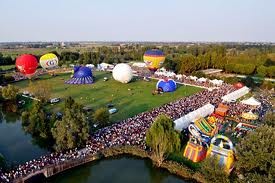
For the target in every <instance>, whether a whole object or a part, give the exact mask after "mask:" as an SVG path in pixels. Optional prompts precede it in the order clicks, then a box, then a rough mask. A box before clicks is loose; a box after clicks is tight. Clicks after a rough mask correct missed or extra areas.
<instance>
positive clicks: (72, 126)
mask: <svg viewBox="0 0 275 183" xmlns="http://www.w3.org/2000/svg"><path fill="white" fill-rule="evenodd" d="M88 115H89V114H87V113H86V112H85V111H84V110H83V106H82V105H80V104H78V103H76V102H75V101H74V100H73V99H72V98H71V97H68V98H67V99H66V100H65V106H64V111H63V116H62V117H61V119H60V118H58V116H57V115H56V114H52V113H50V112H47V111H46V110H45V107H44V105H43V103H41V102H38V101H36V102H35V103H34V105H33V107H32V108H31V110H29V111H24V112H23V113H22V125H23V127H24V129H25V131H26V132H28V133H30V134H31V135H33V137H35V138H40V139H43V140H44V141H47V142H48V144H49V145H50V146H49V147H54V149H55V150H57V151H63V150H67V149H72V148H76V147H82V146H83V145H85V143H86V141H87V140H88V137H89V132H90V129H91V128H92V126H93V125H94V124H98V125H99V127H104V126H105V125H108V122H109V113H108V111H107V109H105V108H101V109H98V110H96V111H95V112H94V113H92V114H90V115H91V117H92V119H90V118H89V117H88Z"/></svg>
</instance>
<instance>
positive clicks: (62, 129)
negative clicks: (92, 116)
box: [52, 102, 89, 151]
mask: <svg viewBox="0 0 275 183" xmlns="http://www.w3.org/2000/svg"><path fill="white" fill-rule="evenodd" d="M52 135H53V138H54V139H55V143H56V144H55V149H56V150H57V151H62V150H67V149H71V148H75V147H81V146H83V145H84V144H85V142H86V141H87V140H88V137H89V126H88V122H87V120H86V118H85V115H84V113H83V111H82V108H81V105H79V104H77V103H75V102H74V103H73V104H72V106H71V108H65V114H64V116H63V117H62V120H61V121H56V122H55V124H54V127H53V128H52Z"/></svg>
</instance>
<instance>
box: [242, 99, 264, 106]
mask: <svg viewBox="0 0 275 183" xmlns="http://www.w3.org/2000/svg"><path fill="white" fill-rule="evenodd" d="M241 103H243V104H246V105H252V106H260V105H261V102H259V101H257V100H256V99H255V98H254V97H250V98H249V99H246V100H243V101H241Z"/></svg>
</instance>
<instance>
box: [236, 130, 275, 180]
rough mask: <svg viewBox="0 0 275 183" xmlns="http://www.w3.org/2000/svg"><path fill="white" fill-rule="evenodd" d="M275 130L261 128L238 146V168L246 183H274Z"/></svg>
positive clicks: (251, 133)
mask: <svg viewBox="0 0 275 183" xmlns="http://www.w3.org/2000/svg"><path fill="white" fill-rule="evenodd" d="M274 132H275V128H274V127H271V126H267V125H265V126H261V127H259V128H257V129H256V130H255V131H254V132H250V133H249V134H248V135H247V136H246V137H245V138H243V139H242V140H241V142H240V143H239V144H238V145H237V152H238V153H237V159H238V161H237V163H236V168H237V170H238V171H240V172H241V173H242V174H243V175H244V177H245V178H244V179H245V180H244V181H245V182H248V181H249V182H274V177H275V144H274V141H275V133H274Z"/></svg>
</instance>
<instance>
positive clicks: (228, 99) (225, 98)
mask: <svg viewBox="0 0 275 183" xmlns="http://www.w3.org/2000/svg"><path fill="white" fill-rule="evenodd" d="M249 91H250V90H249V88H248V87H246V86H244V87H242V88H241V89H238V90H236V91H233V92H232V93H229V94H227V95H225V96H223V97H222V100H223V101H226V102H231V101H232V100H237V99H238V98H241V97H242V96H244V95H246V94H247V93H249Z"/></svg>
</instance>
